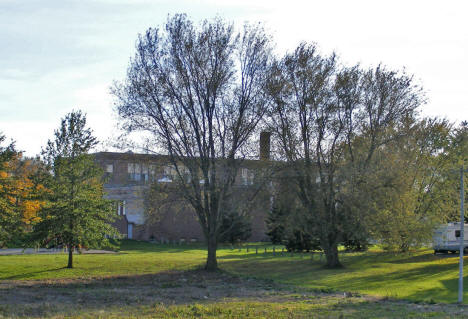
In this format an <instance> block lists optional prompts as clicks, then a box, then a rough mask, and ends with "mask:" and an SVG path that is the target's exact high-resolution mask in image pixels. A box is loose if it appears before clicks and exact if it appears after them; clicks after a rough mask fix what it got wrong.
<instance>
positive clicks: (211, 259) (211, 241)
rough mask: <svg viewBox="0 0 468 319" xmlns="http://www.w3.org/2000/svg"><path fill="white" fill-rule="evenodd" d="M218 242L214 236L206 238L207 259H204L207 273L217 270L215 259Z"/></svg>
mask: <svg viewBox="0 0 468 319" xmlns="http://www.w3.org/2000/svg"><path fill="white" fill-rule="evenodd" d="M217 248H218V241H217V238H216V236H215V235H214V234H210V235H209V236H208V257H207V258H206V266H205V269H206V270H207V271H215V270H217V269H218V261H217V259H216V250H217Z"/></svg>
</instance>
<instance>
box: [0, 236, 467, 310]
mask: <svg viewBox="0 0 468 319" xmlns="http://www.w3.org/2000/svg"><path fill="white" fill-rule="evenodd" d="M270 247H271V246H270ZM269 251H270V252H269V253H267V254H264V247H263V246H262V247H260V248H259V250H258V254H256V253H255V249H254V246H253V245H251V246H250V250H249V252H248V253H247V252H246V249H245V247H244V248H243V249H242V251H239V250H238V249H233V250H231V249H229V248H221V249H220V250H219V252H218V258H219V259H218V260H219V266H220V268H222V269H223V270H225V271H227V272H228V273H232V274H237V275H241V276H244V277H257V278H263V279H269V280H270V279H271V280H273V281H274V282H277V283H282V284H291V285H294V286H299V287H305V288H314V289H315V288H316V289H322V290H338V291H351V292H360V293H364V294H369V295H375V296H383V297H390V298H402V299H409V300H413V301H426V302H446V303H453V302H456V300H457V276H458V258H456V257H455V255H451V256H450V255H449V256H434V255H433V254H432V251H430V250H419V251H417V252H413V253H411V254H396V255H395V254H389V253H385V252H382V251H378V250H376V249H374V250H371V251H370V252H366V253H352V254H343V255H342V256H341V260H342V263H343V264H344V265H345V267H344V268H342V269H333V270H330V269H324V268H322V264H323V262H321V261H320V260H319V257H318V256H315V257H314V259H313V260H311V258H310V256H301V255H298V254H296V255H294V256H292V257H291V256H281V254H280V253H278V252H277V253H276V255H275V256H273V254H272V253H271V248H270V249H269ZM285 255H286V254H285ZM205 258H206V250H205V249H204V247H202V246H197V245H181V246H178V245H156V244H150V243H143V242H136V241H124V242H123V243H122V245H121V249H120V251H119V252H118V253H116V254H112V255H76V256H75V258H74V261H75V268H74V269H66V268H64V266H66V261H67V255H65V254H59V255H18V256H0V281H1V280H31V279H54V278H57V279H66V278H102V277H108V276H120V275H136V274H155V273H161V272H164V271H168V270H189V269H195V268H198V267H200V266H201V265H203V263H204V261H205ZM466 263H468V259H467V260H466V262H465V264H466ZM465 271H467V272H468V267H467V268H466V269H465ZM467 281H468V279H467ZM467 285H468V283H467ZM464 299H465V301H466V302H467V303H468V292H466V293H465V297H464Z"/></svg>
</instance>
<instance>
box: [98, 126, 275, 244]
mask: <svg viewBox="0 0 468 319" xmlns="http://www.w3.org/2000/svg"><path fill="white" fill-rule="evenodd" d="M260 140H261V141H260V158H259V160H244V161H243V162H242V167H241V168H240V169H239V172H238V176H237V178H236V182H235V185H234V192H235V194H236V195H235V196H237V197H239V200H243V201H245V200H246V199H247V198H249V196H248V195H249V193H252V192H254V187H253V184H254V179H255V177H256V172H258V170H259V169H260V168H261V167H262V166H263V167H264V166H265V163H266V160H268V159H269V146H270V145H269V144H270V141H269V133H262V134H261V137H260ZM94 156H95V160H96V162H97V163H99V164H100V165H101V166H102V168H103V169H104V171H105V174H106V175H107V183H106V184H105V185H104V187H105V190H106V192H107V194H108V195H107V198H109V199H111V200H114V201H115V202H116V212H117V214H118V216H119V217H118V219H117V221H116V222H115V223H114V226H115V227H116V228H117V229H118V230H119V232H120V233H121V234H123V235H124V236H126V237H128V238H133V239H139V240H157V241H163V242H165V241H171V242H173V241H203V240H204V237H203V233H202V229H201V226H200V224H199V222H198V221H197V217H196V214H195V212H194V211H193V209H192V208H191V207H190V206H189V205H186V206H185V207H179V208H178V209H172V210H171V209H169V210H168V211H165V212H164V213H161V214H158V219H157V221H154V220H151V219H149V218H148V216H147V215H146V213H145V193H146V191H147V190H148V189H149V187H150V186H151V184H152V183H160V184H165V185H169V186H170V184H171V183H173V180H174V178H175V171H174V169H173V168H172V166H171V165H170V162H169V157H168V156H164V155H149V154H135V153H132V152H127V153H115V152H99V153H95V154H94ZM249 208H250V211H249V216H250V220H251V223H252V224H251V226H252V234H251V238H250V239H249V240H250V241H262V240H266V239H267V236H266V235H265V231H266V226H265V218H266V215H267V212H268V210H269V209H270V198H269V196H257V197H256V199H255V200H254V202H253V203H252V205H250V206H249Z"/></svg>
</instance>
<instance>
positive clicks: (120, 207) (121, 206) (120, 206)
mask: <svg viewBox="0 0 468 319" xmlns="http://www.w3.org/2000/svg"><path fill="white" fill-rule="evenodd" d="M126 214H127V212H126V207H125V201H124V200H122V201H119V202H117V215H119V216H124V215H126Z"/></svg>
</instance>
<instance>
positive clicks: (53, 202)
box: [34, 111, 116, 268]
mask: <svg viewBox="0 0 468 319" xmlns="http://www.w3.org/2000/svg"><path fill="white" fill-rule="evenodd" d="M96 144H97V140H96V138H95V137H93V136H92V131H91V130H90V129H89V128H86V116H85V115H84V114H82V113H81V112H80V111H76V112H72V113H69V114H68V115H66V116H65V118H63V119H62V123H61V126H60V128H59V129H58V130H56V131H55V138H54V140H52V141H51V140H49V141H48V143H47V147H46V148H45V149H44V150H43V152H42V155H43V157H44V160H45V162H46V163H47V164H48V165H49V168H50V171H51V172H52V176H51V178H50V179H49V181H48V184H49V185H47V186H48V188H49V189H50V195H49V198H48V203H47V204H46V205H45V206H44V208H43V209H42V210H41V216H40V217H41V221H40V222H39V223H38V224H37V225H35V227H34V230H35V239H36V240H39V241H41V242H42V243H46V244H48V243H54V244H57V245H65V246H66V247H67V248H68V251H69V254H68V266H67V267H68V268H72V267H73V250H74V249H75V248H78V249H79V248H81V247H83V246H84V247H90V246H93V247H94V246H96V247H99V246H103V245H108V244H109V241H108V237H109V236H113V235H115V234H116V230H115V229H114V228H113V227H112V226H111V225H110V222H111V221H112V220H113V214H114V210H113V205H112V202H111V201H109V200H106V199H104V198H103V195H104V189H103V181H102V176H103V172H102V170H101V169H100V167H99V166H97V164H95V163H94V160H93V158H92V156H90V155H89V154H88V152H89V150H90V149H91V148H92V147H93V146H95V145H96Z"/></svg>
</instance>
